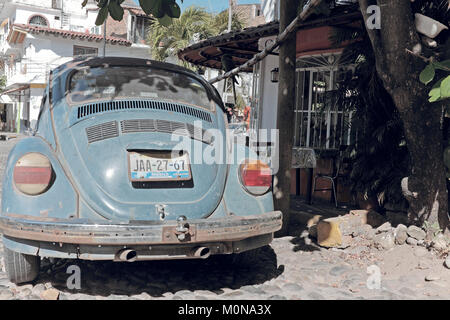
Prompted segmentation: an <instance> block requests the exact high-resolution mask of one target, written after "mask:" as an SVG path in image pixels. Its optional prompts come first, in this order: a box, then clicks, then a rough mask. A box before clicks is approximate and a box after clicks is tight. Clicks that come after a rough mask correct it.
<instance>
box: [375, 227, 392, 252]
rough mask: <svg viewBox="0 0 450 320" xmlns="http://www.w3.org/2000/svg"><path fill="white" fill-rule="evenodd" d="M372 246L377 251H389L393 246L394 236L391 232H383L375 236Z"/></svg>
mask: <svg viewBox="0 0 450 320" xmlns="http://www.w3.org/2000/svg"><path fill="white" fill-rule="evenodd" d="M373 241H374V244H375V246H377V247H378V248H379V249H384V250H389V249H392V248H393V247H394V245H395V235H394V232H393V231H389V232H383V233H379V234H377V235H376V236H375V237H374V239H373Z"/></svg>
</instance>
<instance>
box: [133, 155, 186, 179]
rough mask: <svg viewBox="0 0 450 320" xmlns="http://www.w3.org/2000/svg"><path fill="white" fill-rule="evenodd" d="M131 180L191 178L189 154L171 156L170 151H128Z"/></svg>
mask: <svg viewBox="0 0 450 320" xmlns="http://www.w3.org/2000/svg"><path fill="white" fill-rule="evenodd" d="M128 170H129V177H130V180H131V181H181V180H190V179H191V168H190V164H189V155H188V154H187V153H183V154H182V155H180V156H175V157H173V156H172V154H171V153H170V152H166V153H153V152H134V151H131V152H128Z"/></svg>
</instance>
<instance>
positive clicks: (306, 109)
mask: <svg viewBox="0 0 450 320" xmlns="http://www.w3.org/2000/svg"><path fill="white" fill-rule="evenodd" d="M352 70H353V66H352V65H349V64H346V63H345V59H343V58H342V57H341V56H340V55H339V54H322V55H316V56H309V57H302V58H300V59H298V60H297V69H296V107H295V111H294V112H295V146H296V147H306V148H313V149H317V150H326V149H331V150H332V149H339V147H340V146H341V145H349V144H351V143H352V142H353V140H354V134H353V132H352V127H351V122H352V115H353V111H350V110H344V109H343V107H342V106H341V105H339V104H338V103H337V99H336V90H337V86H338V83H339V81H341V80H342V79H343V78H344V77H345V75H346V74H347V73H349V72H350V73H352V72H353V71H352Z"/></svg>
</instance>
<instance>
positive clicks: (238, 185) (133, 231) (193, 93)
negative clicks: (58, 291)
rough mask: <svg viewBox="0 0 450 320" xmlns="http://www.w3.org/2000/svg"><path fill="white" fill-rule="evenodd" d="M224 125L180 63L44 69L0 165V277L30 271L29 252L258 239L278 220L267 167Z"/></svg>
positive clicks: (249, 247)
mask: <svg viewBox="0 0 450 320" xmlns="http://www.w3.org/2000/svg"><path fill="white" fill-rule="evenodd" d="M226 132H227V122H226V116H225V113H224V106H223V103H222V101H221V99H220V96H219V95H218V93H217V91H216V90H215V88H214V87H213V86H211V85H210V84H209V83H208V82H206V81H205V80H204V79H203V78H201V77H199V76H197V75H196V74H195V73H193V72H191V71H189V70H187V69H184V68H181V67H178V66H175V65H171V64H166V63H160V62H155V61H151V60H144V59H131V58H113V57H106V58H90V59H84V60H74V61H71V62H69V63H66V64H64V65H62V66H60V67H58V68H57V69H55V70H53V71H52V72H51V73H50V77H49V83H48V85H47V88H46V91H45V95H44V97H43V100H42V106H41V110H40V114H39V120H38V124H37V128H36V132H35V134H34V135H33V136H30V137H27V138H25V139H22V140H20V141H19V142H18V143H17V144H16V145H15V147H14V149H13V150H12V151H11V153H10V155H9V158H8V162H7V166H6V169H5V175H4V180H3V193H2V206H1V216H0V229H1V232H2V234H3V244H4V247H5V266H6V270H7V273H8V276H9V279H10V280H11V281H12V282H15V283H22V282H28V281H32V280H34V279H35V278H36V277H37V275H38V274H39V265H40V257H55V258H74V259H87V260H114V261H129V262H132V261H138V260H153V259H154V260H161V259H193V258H207V257H209V256H210V255H215V254H233V256H234V257H238V258H239V257H244V256H246V255H248V254H249V253H251V252H255V249H257V248H260V247H262V246H264V245H267V244H269V243H270V242H271V241H272V239H273V233H274V232H275V231H277V230H279V229H280V228H281V223H282V221H281V218H282V217H281V212H279V211H274V209H273V199H272V192H271V181H272V179H271V171H270V168H269V167H268V166H267V165H266V164H265V163H264V162H262V161H260V160H258V159H257V156H256V154H254V153H253V152H252V151H251V150H250V149H249V148H247V147H245V146H244V145H241V144H235V143H233V142H232V141H231V140H232V139H229V137H227V134H226ZM220 155H222V156H223V158H224V159H220V158H221V157H220ZM207 158H208V159H207ZM210 158H213V159H214V160H215V161H211V159H210ZM238 260H239V259H238Z"/></svg>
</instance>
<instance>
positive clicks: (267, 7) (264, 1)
mask: <svg viewBox="0 0 450 320" xmlns="http://www.w3.org/2000/svg"><path fill="white" fill-rule="evenodd" d="M279 6H280V3H279V0H261V10H262V13H263V15H264V18H265V19H266V22H271V21H274V20H278V19H279V17H280V16H279V12H280V10H279Z"/></svg>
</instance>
